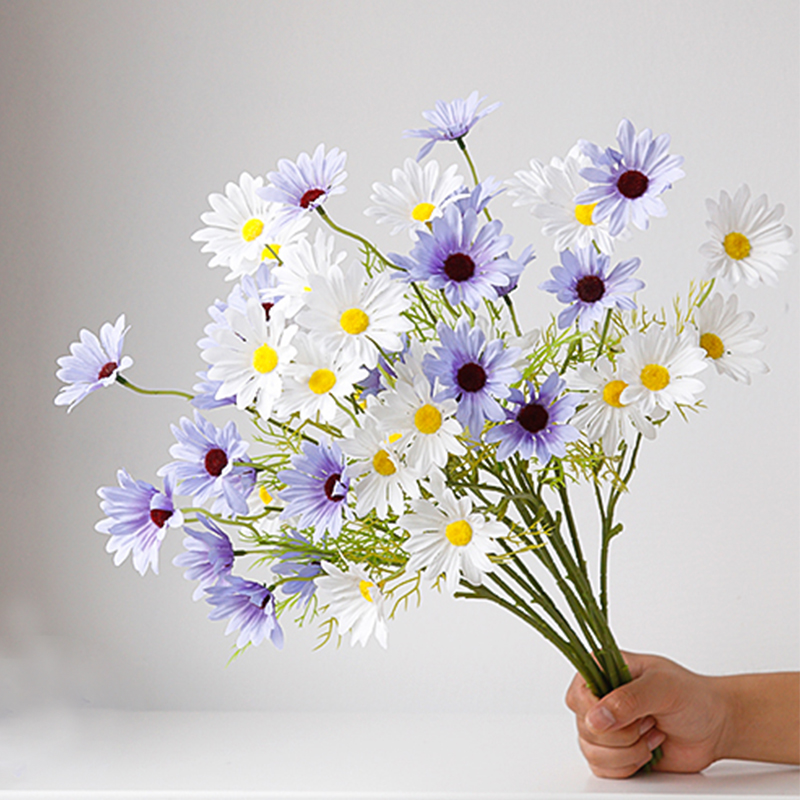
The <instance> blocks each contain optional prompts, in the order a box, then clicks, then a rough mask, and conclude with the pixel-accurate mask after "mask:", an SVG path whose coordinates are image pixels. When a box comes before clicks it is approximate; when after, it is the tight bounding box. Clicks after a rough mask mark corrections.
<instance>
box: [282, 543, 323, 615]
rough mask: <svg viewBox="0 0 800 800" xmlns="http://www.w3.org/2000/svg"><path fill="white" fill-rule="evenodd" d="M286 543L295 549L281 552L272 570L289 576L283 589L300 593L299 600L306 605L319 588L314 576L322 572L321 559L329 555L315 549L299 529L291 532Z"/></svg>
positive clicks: (292, 592)
mask: <svg viewBox="0 0 800 800" xmlns="http://www.w3.org/2000/svg"><path fill="white" fill-rule="evenodd" d="M285 545H286V547H288V548H292V547H294V548H295V549H294V550H292V549H289V550H285V551H283V552H281V553H279V554H278V556H277V561H276V562H274V563H273V564H272V571H273V572H274V573H276V574H277V575H281V576H282V577H283V578H288V580H286V581H285V582H284V583H282V584H281V587H280V588H281V591H282V592H283V593H284V594H288V595H293V594H297V595H300V596H299V598H298V602H299V603H300V605H303V606H304V605H306V604H307V603H308V601H309V600H310V599H311V598H312V596H313V595H314V592H316V590H317V584H316V583H315V582H314V578H316V577H317V576H318V575H321V574H322V566H321V561H322V559H323V558H326V557H328V556H327V555H326V554H325V553H323V552H321V551H318V550H315V549H314V548H313V547H312V545H311V542H310V541H309V540H308V539H306V537H305V536H303V535H301V534H299V533H298V532H297V531H290V532H289V535H288V536H287V537H286V541H285Z"/></svg>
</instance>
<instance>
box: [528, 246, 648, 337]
mask: <svg viewBox="0 0 800 800" xmlns="http://www.w3.org/2000/svg"><path fill="white" fill-rule="evenodd" d="M610 263H611V258H610V256H607V255H605V254H603V253H598V252H597V250H596V248H595V247H594V246H589V247H580V248H578V249H577V250H576V251H575V252H574V253H573V252H571V251H570V250H564V251H563V252H562V253H561V264H562V266H560V267H558V266H556V267H553V268H552V269H551V270H550V274H551V275H552V276H553V278H552V280H548V281H544V282H543V283H540V284H539V288H540V289H543V290H544V291H546V292H552V293H553V294H554V295H555V296H556V298H557V299H558V300H559V301H560V302H562V303H569V304H570V305H568V306H567V307H566V308H565V309H564V310H563V311H562V312H561V313H560V314H559V315H558V327H559V328H568V327H569V326H570V325H572V323H573V322H574V321H575V318H576V317H577V318H578V328H579V329H580V330H581V331H588V330H589V328H590V327H591V326H592V323H594V322H601V321H602V320H603V317H604V315H605V311H606V309H608V308H618V309H620V311H630V310H631V309H634V308H636V303H634V302H633V300H632V298H630V297H628V295H629V294H632V293H633V292H637V291H639V289H643V288H644V281H640V280H639V279H638V278H632V277H631V275H633V273H634V272H636V270H637V269H639V264H640V263H641V261H640V260H639V259H638V258H629V259H627V260H625V261H620V263H619V264H617V266H616V267H614V269H613V270H611V271H610V272H609V269H608V267H609V264H610Z"/></svg>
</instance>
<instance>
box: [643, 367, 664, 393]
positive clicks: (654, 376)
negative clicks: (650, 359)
mask: <svg viewBox="0 0 800 800" xmlns="http://www.w3.org/2000/svg"><path fill="white" fill-rule="evenodd" d="M639 377H640V378H641V380H642V385H643V386H644V388H645V389H649V390H650V391H651V392H658V391H660V390H661V389H663V388H664V387H665V386H666V385H667V384H668V383H669V370H667V368H666V367H662V366H661V364H648V365H647V366H646V367H645V368H644V369H643V370H642V371H641V372H640V373H639Z"/></svg>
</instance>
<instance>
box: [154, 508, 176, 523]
mask: <svg viewBox="0 0 800 800" xmlns="http://www.w3.org/2000/svg"><path fill="white" fill-rule="evenodd" d="M171 516H172V512H171V511H167V509H166V508H151V509H150V519H151V520H152V521H153V524H154V525H157V526H158V527H159V528H163V527H164V524H165V523H166V521H167V520H168V519H169V518H170V517H171Z"/></svg>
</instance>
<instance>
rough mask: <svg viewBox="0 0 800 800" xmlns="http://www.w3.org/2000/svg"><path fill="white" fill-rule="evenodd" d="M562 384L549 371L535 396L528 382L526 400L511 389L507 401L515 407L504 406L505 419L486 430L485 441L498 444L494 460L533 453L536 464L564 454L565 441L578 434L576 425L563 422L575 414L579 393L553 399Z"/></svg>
mask: <svg viewBox="0 0 800 800" xmlns="http://www.w3.org/2000/svg"><path fill="white" fill-rule="evenodd" d="M565 386H566V381H565V380H564V379H563V378H561V377H559V374H558V373H557V372H553V373H551V374H550V377H549V378H548V379H547V380H546V381H545V382H544V383H543V384H542V388H541V389H540V391H539V394H538V395H537V394H536V390H535V389H534V387H533V386H532V385H531V384H528V391H529V394H530V400H526V399H525V396H524V395H523V394H522V392H521V391H520V390H519V389H512V390H511V396H510V397H509V402H511V403H513V404H514V405H515V406H516V408H515V409H505V415H506V421H505V422H504V423H503V424H502V425H497V426H496V427H494V428H491V429H490V430H489V431H487V433H486V441H487V442H499V443H500V444H499V446H498V448H497V459H498V461H504V460H505V459H507V458H508V457H509V456H510V455H511V454H512V453H519V454H520V456H521V457H522V458H525V459H528V458H531V456H533V455H534V453H535V454H536V457H537V458H538V459H539V463H540V464H542V465H544V464H546V463H547V462H548V461H549V460H550V456H556V457H558V458H563V457H564V456H565V455H566V452H567V451H566V444H567V442H574V441H575V440H576V439H577V438H578V437H579V435H580V434H579V433H578V430H577V429H576V428H574V427H573V426H572V425H567V424H566V423H567V420H568V419H570V417H572V415H573V414H574V413H575V408H576V406H577V405H578V403H579V402H580V396H579V395H577V394H570V393H567V394H565V395H564V396H563V397H562V398H561V399H556V398H558V396H559V394H561V392H562V391H563V390H564V387H565Z"/></svg>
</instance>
